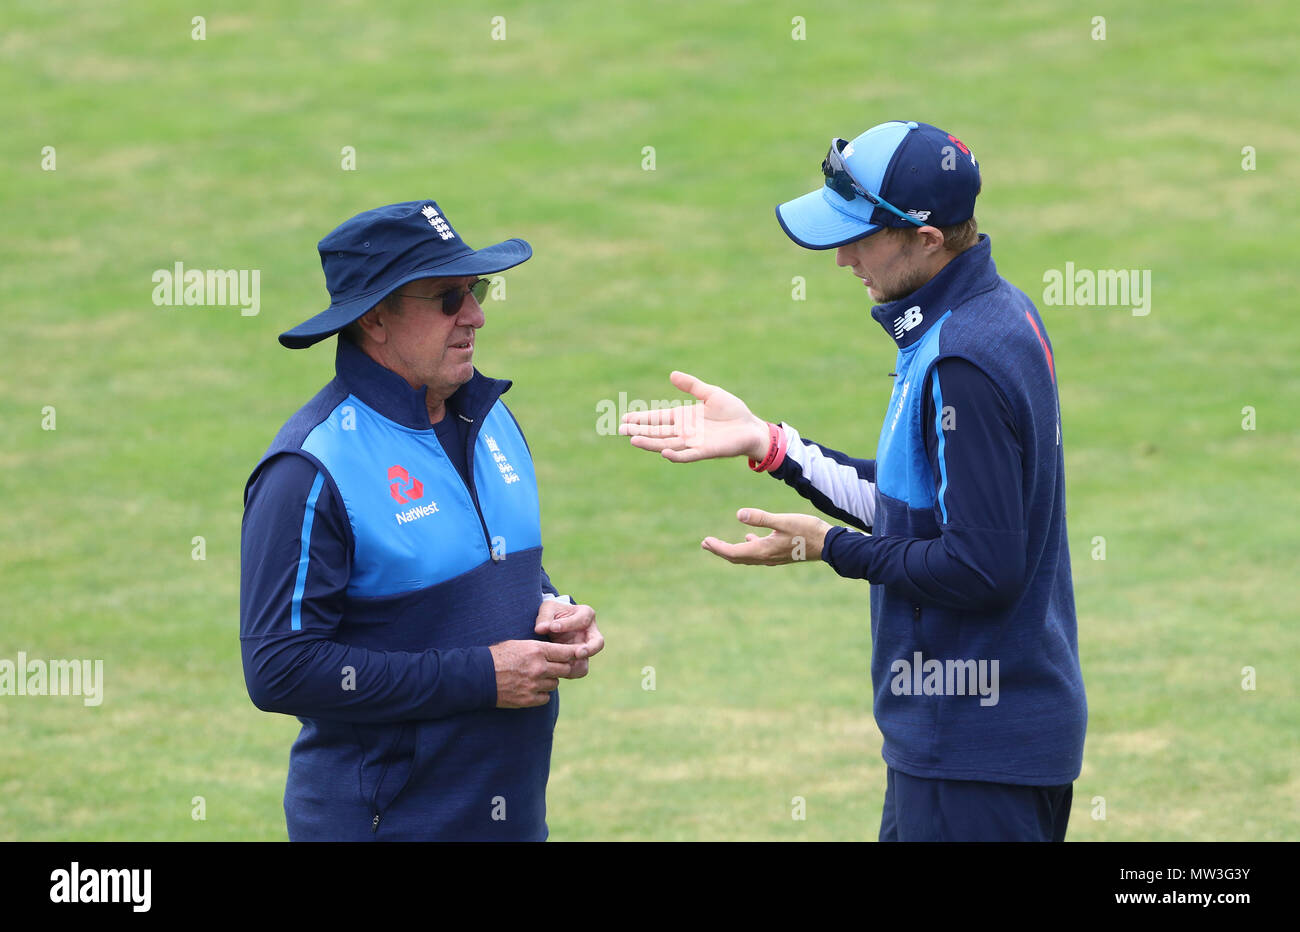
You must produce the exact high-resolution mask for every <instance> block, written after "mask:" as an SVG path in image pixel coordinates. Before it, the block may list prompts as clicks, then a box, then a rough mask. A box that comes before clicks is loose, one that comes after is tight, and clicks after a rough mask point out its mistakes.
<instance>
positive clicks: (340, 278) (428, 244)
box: [280, 201, 533, 349]
mask: <svg viewBox="0 0 1300 932" xmlns="http://www.w3.org/2000/svg"><path fill="white" fill-rule="evenodd" d="M316 248H317V250H319V251H320V264H321V268H322V269H324V270H325V287H326V288H328V289H329V293H330V306H329V307H327V308H326V309H325V310H323V311H321V312H320V313H319V314H317V315H316V316H315V317H313V318H311V319H310V320H307V321H304V322H303V323H301V324H299V325H298V326H296V327H294V328H293V329H292V330H286V331H285V332H284V333H282V334H280V343H281V344H282V345H284V346H287V347H289V348H290V349H303V348H305V347H308V346H311V345H312V344H313V343H319V342H320V341H321V340H323V339H325V338H326V337H327V336H329V335H330V334H332V333H337V332H338V331H339V330H342V329H343V328H344V327H346V326H347V325H348V324H350V323H352V322H353V321H354V320H356V319H357V318H358V317H361V316H362V315H363V314H365V313H366V311H368V310H370V309H371V308H372V307H374V306H375V305H376V304H378V303H379V302H380V301H382V300H383V299H384V297H385V296H386V295H387V294H388V293H389V292H390V291H393V290H394V289H396V288H399V287H401V286H402V285H405V284H406V283H407V282H413V281H415V280H416V279H419V278H456V277H459V276H462V275H487V274H489V273H491V272H501V271H504V270H505V269H508V268H513V267H514V266H516V265H518V264H519V263H521V262H523V261H524V260H526V259H528V258H529V257H530V256H531V255H532V254H533V247H531V246H529V245H528V244H527V243H526V242H524V241H523V240H521V239H508V240H506V241H505V242H502V243H497V244H496V245H495V246H488V247H486V248H485V249H471V248H470V247H469V245H468V244H467V243H466V242H465V241H464V240H462V239H461V238H460V237H459V236H458V235H457V234H456V231H455V230H453V229H452V227H451V223H450V222H449V221H448V220H447V218H446V217H445V216H444V215H443V213H442V211H441V210H439V209H438V205H437V203H435V202H434V201H403V202H402V203H401V204H389V205H388V206H387V207H376V208H375V209H374V210H367V211H366V212H365V213H360V214H357V215H356V216H355V217H353V218H352V219H351V220H347V221H344V222H343V223H341V224H339V226H338V227H336V228H335V229H334V231H333V232H331V233H330V234H329V235H328V236H326V237H325V238H324V239H323V240H321V241H320V242H319V243H317V244H316Z"/></svg>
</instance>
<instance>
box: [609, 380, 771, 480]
mask: <svg viewBox="0 0 1300 932" xmlns="http://www.w3.org/2000/svg"><path fill="white" fill-rule="evenodd" d="M669 380H670V381H671V382H672V383H673V385H674V386H675V387H676V388H678V389H680V390H681V391H684V392H686V393H688V394H690V395H694V396H695V398H696V399H697V402H696V403H695V404H689V405H683V406H681V407H677V408H667V409H663V410H659V411H631V412H628V413H627V414H624V415H623V422H622V423H621V424H620V425H619V428H618V432H619V433H620V434H623V435H624V436H630V437H631V438H632V446H634V447H638V448H640V449H642V450H650V451H651V452H654V453H661V454H662V455H663V457H664V459H667V460H670V461H671V462H674V463H694V462H696V461H697V460H707V459H716V458H718V457H725V456H750V457H753V458H754V459H762V458H763V457H764V456H765V455H766V454H767V446H768V429H767V423H766V422H765V421H763V420H762V419H761V418H759V417H757V416H755V415H754V414H753V413H752V412H751V411H750V410H749V407H748V406H747V405H746V404H745V403H744V402H743V401H741V400H740V399H739V398H737V397H736V396H735V395H733V394H731V392H728V391H726V390H724V389H721V388H719V387H718V386H716V385H710V384H709V383H708V382H703V381H701V380H700V379H697V378H696V377H695V376H693V375H688V374H687V373H685V372H673V373H672V375H670V376H669Z"/></svg>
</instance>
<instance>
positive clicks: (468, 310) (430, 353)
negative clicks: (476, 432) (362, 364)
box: [384, 275, 486, 398]
mask: <svg viewBox="0 0 1300 932" xmlns="http://www.w3.org/2000/svg"><path fill="white" fill-rule="evenodd" d="M476 277H477V276H474V275H468V276H461V277H460V278H422V279H419V280H417V281H413V282H409V283H407V284H405V285H403V286H402V287H401V288H398V289H397V291H398V292H399V293H400V294H402V295H417V296H420V297H423V298H436V297H437V296H438V295H441V294H442V293H443V292H446V291H452V290H455V289H461V290H462V291H463V290H464V289H465V288H466V287H467V286H469V285H470V284H472V283H473V282H474V280H475V279H476ZM420 297H415V298H412V297H403V298H401V308H402V313H400V314H387V315H385V317H384V326H385V328H386V329H387V330H388V342H387V345H386V347H385V349H386V350H387V352H386V354H385V355H387V356H388V357H389V358H388V360H387V362H386V364H387V365H388V367H389V368H390V369H393V370H394V371H395V372H397V373H398V374H399V375H401V376H402V377H403V378H405V379H406V380H407V381H408V382H410V383H411V384H412V385H414V386H416V387H419V386H420V385H427V386H429V395H430V397H431V398H435V397H436V398H448V397H450V396H451V394H452V392H454V391H455V390H456V389H457V388H459V387H460V386H462V385H464V384H465V383H466V382H468V381H469V380H470V379H471V378H472V377H473V375H474V340H475V337H476V336H477V335H478V329H479V328H480V327H482V326H483V324H484V323H485V321H486V318H485V317H484V314H483V308H482V307H480V306H479V303H478V301H476V300H475V299H474V295H472V294H469V293H466V294H465V297H464V299H463V301H462V302H461V306H460V310H459V311H458V312H457V313H456V314H454V315H452V316H450V317H448V316H447V315H446V314H444V313H443V312H442V299H441V298H437V300H434V301H424V300H420Z"/></svg>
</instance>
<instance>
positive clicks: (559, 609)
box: [533, 599, 605, 680]
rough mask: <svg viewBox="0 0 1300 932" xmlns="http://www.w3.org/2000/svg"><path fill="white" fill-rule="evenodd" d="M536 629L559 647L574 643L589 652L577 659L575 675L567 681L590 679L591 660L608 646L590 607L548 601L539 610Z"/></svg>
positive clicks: (570, 676) (557, 600) (575, 661)
mask: <svg viewBox="0 0 1300 932" xmlns="http://www.w3.org/2000/svg"><path fill="white" fill-rule="evenodd" d="M533 630H534V631H536V632H537V633H538V634H540V635H543V636H546V637H549V638H550V639H551V640H552V641H553V642H555V643H556V644H571V645H576V646H580V647H582V648H584V649H585V653H581V654H580V655H579V657H578V659H576V660H574V662H573V664H572V668H573V669H572V672H570V673H569V674H568V675H567V676H566V679H571V680H576V679H581V678H582V677H584V676H586V675H587V658H588V657H590V656H592V655H593V654H598V653H600V651H601V648H603V647H604V646H605V638H604V637H603V636H602V635H601V633H600V629H599V628H597V627H596V610H595V609H594V608H592V607H591V606H590V605H570V604H569V603H567V602H561V601H560V600H559V599H547V600H546V601H544V602H543V603H542V604H541V606H540V607H539V608H538V609H537V621H536V624H535V625H534V626H533Z"/></svg>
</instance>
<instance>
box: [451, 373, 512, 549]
mask: <svg viewBox="0 0 1300 932" xmlns="http://www.w3.org/2000/svg"><path fill="white" fill-rule="evenodd" d="M497 397H500V396H497ZM492 403H493V404H496V401H495V400H493V402H492ZM488 410H489V411H491V410H492V408H491V406H489V407H488ZM448 413H449V414H450V413H451V412H450V411H449V412H448ZM455 414H456V417H458V418H461V419H462V420H465V421H469V432H468V433H467V434H466V435H465V472H466V473H468V476H462V475H461V474H460V472H459V471H457V473H456V477H457V478H458V479H460V484H461V485H463V486H465V491H467V492H469V497H470V501H472V502H473V503H474V513H475V514H477V515H478V526H479V527H480V528H482V530H483V543H484V544H486V545H487V550H488V556H489V557H490V558H491V560H492V562H493V563H497V562H499V561H498V560H497V559H496V554H495V553H494V552H493V550H492V534H491V532H489V531H488V526H487V519H486V518H484V517H483V506H482V505H480V504H479V500H478V489H476V488H475V487H474V447H475V446H476V444H477V443H478V432H479V429H480V428H481V427H482V426H483V425H482V424H481V423H480V422H479V421H478V420H477V419H476V418H472V417H466V416H465V415H463V414H461V413H460V412H459V411H457V412H455ZM455 468H456V467H455V466H452V469H455Z"/></svg>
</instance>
